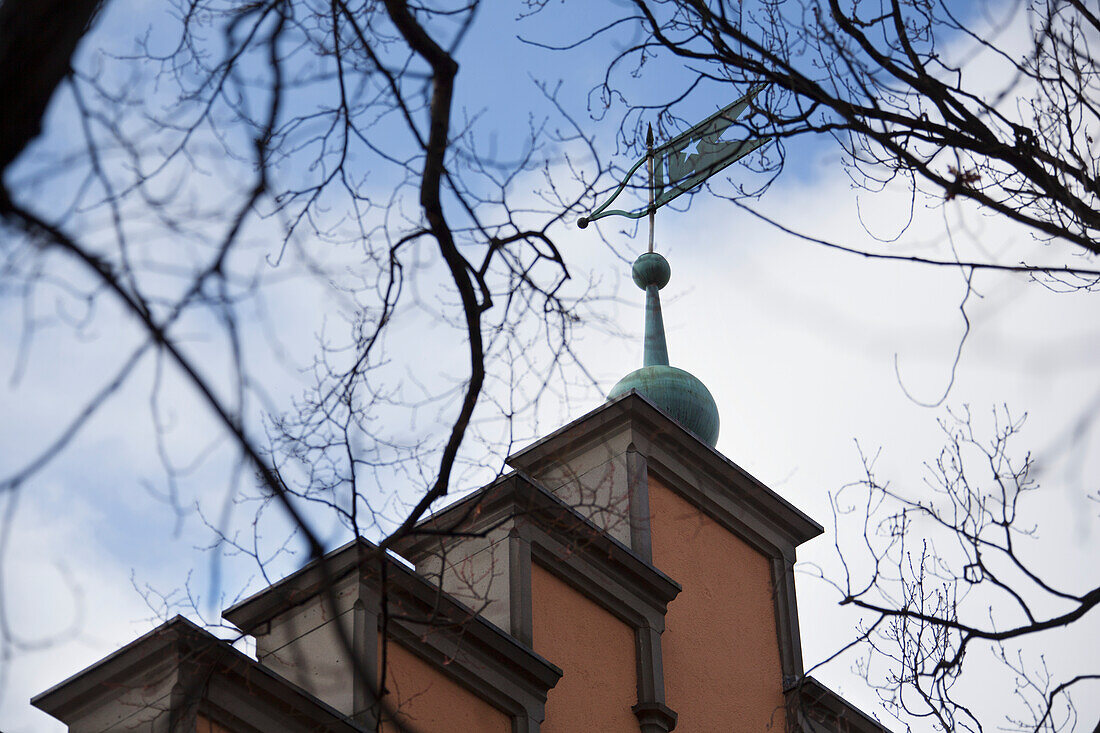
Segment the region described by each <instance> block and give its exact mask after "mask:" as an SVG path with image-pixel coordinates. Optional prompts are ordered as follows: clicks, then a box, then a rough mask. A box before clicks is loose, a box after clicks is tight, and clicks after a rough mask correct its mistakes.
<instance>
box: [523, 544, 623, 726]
mask: <svg viewBox="0 0 1100 733" xmlns="http://www.w3.org/2000/svg"><path fill="white" fill-rule="evenodd" d="M531 615H532V626H533V631H534V647H535V651H536V652H538V653H539V654H541V655H542V656H544V657H546V658H547V659H549V660H550V661H551V662H553V663H554V664H556V665H558V666H559V667H561V669H562V673H563V674H562V678H561V679H560V680H559V681H558V684H557V685H555V686H554V688H553V689H551V690H550V694H549V695H548V696H547V698H546V720H545V722H543V724H542V727H541V729H540V730H541V733H578V731H601V733H638V719H637V718H635V717H634V713H633V712H631V710H630V708H631V707H632V706H633V705H634V703H636V702H637V701H638V685H637V679H636V677H635V662H634V630H633V629H631V628H630V627H629V626H627V625H626V624H624V623H623V622H622V621H620V620H619V619H617V618H615V617H614V616H612V615H611V614H610V613H608V612H607V611H605V610H604V609H603V608H601V607H600V606H598V605H596V604H595V603H593V602H592V601H590V600H588V599H587V598H585V597H584V596H583V595H581V594H580V593H579V592H577V591H576V590H574V589H573V588H571V587H570V586H569V585H567V584H566V583H564V582H563V581H561V580H559V579H558V578H556V577H555V576H554V575H552V574H551V573H550V572H549V571H547V570H545V569H544V568H541V567H539V566H538V565H537V564H533V566H532V568H531Z"/></svg>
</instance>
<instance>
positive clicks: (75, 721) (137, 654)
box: [31, 616, 361, 733]
mask: <svg viewBox="0 0 1100 733" xmlns="http://www.w3.org/2000/svg"><path fill="white" fill-rule="evenodd" d="M164 685H166V686H167V687H166V689H167V690H169V694H168V695H167V699H166V702H165V703H164V705H163V707H160V706H154V707H153V708H151V709H148V710H146V711H142V710H140V709H135V707H134V700H128V699H126V697H127V693H130V694H133V695H139V694H141V693H143V692H144V691H146V690H149V689H153V688H157V687H158V686H164ZM31 704H32V705H34V706H35V707H37V708H38V709H39V710H42V711H44V712H46V713H48V714H50V715H52V716H53V717H55V718H57V719H58V720H60V721H61V722H63V723H65V724H66V725H77V726H80V725H81V722H82V721H88V720H89V719H90V718H91V717H92V716H95V717H96V719H97V720H111V719H122V718H124V717H126V718H127V720H128V721H129V720H131V719H132V717H127V716H133V715H134V714H135V713H138V714H143V713H144V715H145V716H146V717H152V718H157V717H160V716H162V715H167V722H168V728H167V730H170V731H172V733H176V731H177V730H178V731H183V730H195V728H194V723H195V721H196V719H197V716H198V715H200V714H201V715H203V716H205V717H207V718H209V719H211V720H215V721H219V722H222V721H225V722H232V723H233V724H234V725H236V728H235V729H236V730H241V731H252V730H255V731H264V730H275V729H278V730H281V731H287V733H305V732H306V731H330V732H332V733H356V732H357V731H361V728H360V727H359V726H358V725H355V724H354V723H352V722H351V721H350V720H349V719H348V718H347V717H346V716H344V715H343V714H341V713H340V712H339V711H337V710H335V709H333V708H331V707H329V706H328V705H325V704H324V703H323V702H321V701H319V700H317V699H316V698H315V697H314V696H313V695H310V694H309V693H308V692H306V691H305V690H303V689H301V688H300V687H297V686H296V685H294V684H292V683H290V682H288V681H287V680H285V679H283V678H282V677H280V676H279V675H277V674H275V673H274V672H272V671H271V670H269V669H267V668H266V667H264V666H263V665H261V664H260V663H258V662H256V661H255V660H253V659H250V658H249V657H247V656H246V655H244V654H242V653H241V652H239V651H237V650H236V649H234V648H233V647H232V646H230V645H229V644H228V643H227V642H225V641H222V640H221V639H218V638H217V637H215V636H214V635H212V634H210V633H209V632H207V631H205V630H203V629H201V628H199V627H198V626H196V625H195V624H193V623H191V622H190V621H188V620H187V619H185V618H183V617H182V616H176V617H175V618H173V619H172V620H170V621H168V622H166V623H164V624H162V625H161V626H159V627H157V628H156V629H153V630H152V631H150V632H149V633H148V634H145V635H144V636H142V637H140V638H139V639H137V640H135V641H133V642H131V643H130V644H127V645H126V646H125V647H123V648H122V649H120V650H118V651H117V652H115V653H114V654H111V655H110V656H108V657H106V658H104V659H103V660H101V661H100V662H98V663H97V664H94V665H92V666H91V667H88V668H87V669H85V670H84V671H82V672H80V673H78V674H77V675H74V676H73V677H70V678H69V679H67V680H65V681H64V682H62V683H60V684H58V685H55V686H54V687H52V688H50V689H49V690H47V691H46V692H43V693H42V694H40V695H37V696H36V697H34V698H33V699H32V700H31ZM115 707H119V708H120V711H119V712H117V714H116V713H113V712H112V708H115ZM273 721H277V723H278V725H277V728H271V727H268V726H269V724H270V723H272V722H273ZM133 724H134V725H135V726H136V725H137V721H136V720H135V721H134V722H133ZM189 726H190V727H189ZM85 727H87V726H85ZM92 727H103V726H102V725H100V726H96V725H94V724H93V725H92ZM110 727H111V728H112V729H114V727H115V726H114V725H111V726H110Z"/></svg>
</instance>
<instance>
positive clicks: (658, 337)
mask: <svg viewBox="0 0 1100 733" xmlns="http://www.w3.org/2000/svg"><path fill="white" fill-rule="evenodd" d="M630 274H631V275H633V277H634V284H635V285H637V286H638V287H639V288H641V289H642V290H644V291H645V349H644V351H643V352H642V365H643V366H658V365H662V366H668V346H667V345H666V344H665V321H664V318H663V317H662V316H661V296H660V295H658V294H657V291H658V290H660V289H661V288H663V287H664V286H665V285H668V278H669V277H670V276H671V275H672V269H671V268H670V267H669V266H668V260H666V259H665V258H664V257H662V256H661V255H659V254H657V253H656V252H647V253H645V254H644V255H642V256H641V257H639V258H638V259H636V260H635V261H634V267H633V268H632V269H631V273H630Z"/></svg>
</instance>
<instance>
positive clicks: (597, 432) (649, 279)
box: [32, 254, 886, 733]
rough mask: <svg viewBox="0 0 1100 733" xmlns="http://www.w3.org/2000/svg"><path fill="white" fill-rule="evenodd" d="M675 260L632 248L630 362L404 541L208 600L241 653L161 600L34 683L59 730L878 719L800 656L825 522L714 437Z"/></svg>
mask: <svg viewBox="0 0 1100 733" xmlns="http://www.w3.org/2000/svg"><path fill="white" fill-rule="evenodd" d="M668 275H669V272H668V265H667V263H666V262H665V261H664V259H663V258H661V257H660V256H659V255H653V254H649V255H643V256H642V257H641V258H639V260H638V262H637V263H636V264H635V267H634V276H635V282H636V283H637V284H638V285H639V286H640V287H642V288H643V289H644V290H645V291H646V301H647V302H646V344H645V361H644V366H643V367H642V368H641V369H639V370H636V371H635V372H632V373H631V374H629V375H627V377H625V378H624V379H623V380H622V381H620V383H619V384H618V385H616V387H615V389H614V390H612V393H611V395H612V396H611V398H610V399H609V400H608V402H606V403H605V404H603V405H602V406H600V407H598V408H597V409H595V410H593V411H591V412H589V413H588V414H586V415H584V416H583V417H581V418H579V419H577V420H575V421H574V422H572V423H570V424H569V425H567V426H565V427H563V428H561V429H560V430H558V431H557V432H554V433H552V434H551V435H548V436H546V437H545V438H543V439H541V440H539V441H538V442H536V443H535V444H533V445H531V446H528V447H527V448H525V449H523V450H521V451H519V452H518V453H515V454H513V455H512V456H510V457H509V458H508V464H509V466H510V467H511V468H512V469H513V471H512V472H511V473H509V474H507V475H505V476H503V477H502V478H500V479H499V480H497V481H495V482H494V483H492V484H490V485H489V486H486V487H484V488H482V489H480V490H479V491H477V492H475V493H473V494H470V495H469V496H467V497H465V498H464V499H462V500H461V501H459V502H457V503H454V504H452V505H450V506H448V507H447V508H446V509H444V510H442V511H440V512H438V513H436V514H435V515H433V516H431V517H429V518H427V519H425V520H424V521H423V522H421V523H420V524H419V525H418V526H417V531H416V532H415V533H414V534H412V535H410V536H409V537H406V538H404V540H403V541H402V542H401V543H400V544H398V545H397V546H396V547H395V549H396V552H397V553H399V555H400V556H401V557H402V558H404V559H405V560H407V562H402V561H401V560H399V559H397V558H395V557H393V556H392V555H390V554H386V553H382V552H380V551H378V548H377V547H376V546H375V545H373V544H371V543H370V542H367V541H366V540H363V539H359V540H356V541H353V542H351V543H349V544H347V545H345V546H344V547H342V548H340V549H338V550H335V551H333V552H331V553H329V554H328V555H327V556H326V557H325V558H324V559H323V560H321V561H317V562H314V563H311V564H310V565H307V566H306V567H304V568H302V569H300V570H299V571H297V572H295V573H293V574H292V575H290V576H289V577H287V578H284V579H283V580H281V581H279V582H277V583H275V584H274V585H272V586H270V587H268V588H267V589H265V590H263V591H262V592H260V593H258V594H256V595H255V596H253V597H251V598H249V599H247V600H245V601H243V602H241V603H238V604H236V605H235V606H233V607H231V608H229V609H227V610H226V611H225V612H224V614H223V615H224V617H225V618H226V619H227V620H228V621H230V622H231V623H233V624H234V625H236V626H237V627H238V628H239V629H240V630H241V631H242V632H243V633H244V634H248V635H250V636H252V637H254V638H255V640H256V652H257V659H252V658H250V657H248V656H246V655H245V654H243V653H241V652H239V651H237V650H236V649H234V648H233V647H232V646H230V645H229V644H228V643H226V642H224V641H221V640H219V639H217V638H216V637H214V636H212V635H211V634H209V633H207V632H205V631H203V630H202V629H200V628H198V627H197V626H195V625H193V624H191V623H190V622H189V621H187V620H186V619H183V618H181V617H177V618H175V619H173V620H171V621H169V622H168V623H166V624H164V625H162V626H161V627H159V628H157V629H155V630H154V631H152V632H150V633H149V634H146V635H145V636H143V637H141V638H140V639H137V640H136V641H134V642H132V643H131V644H129V645H127V646H126V647H124V648H123V649H120V650H119V651H117V652H115V653H114V654H112V655H110V656H109V657H107V658H105V659H103V660H102V661H100V662H99V663H97V664H95V665H93V666H92V667H89V668H88V669H86V670H84V671H83V672H81V673H79V674H77V675H75V676H74V677H72V678H70V679H69V680H66V681H65V682H62V683H61V684H59V685H57V686H56V687H54V688H52V689H50V690H48V691H46V692H44V693H42V694H41V695H39V696H37V697H36V698H35V699H34V700H33V701H32V702H33V704H34V705H36V706H37V707H39V708H40V709H42V710H44V711H46V712H47V713H49V714H51V715H53V716H54V717H56V718H57V719H59V720H61V721H62V722H64V723H66V724H67V725H68V726H69V730H70V731H73V732H74V733H76V732H81V733H83V732H84V731H131V730H135V731H156V732H159V731H171V732H172V733H177V732H183V731H186V732H187V733H191V732H197V733H226V732H232V733H251V732H253V731H264V732H266V731H349V732H350V731H364V730H377V729H379V728H381V729H382V730H385V731H398V730H413V731H423V732H425V733H452V732H465V731H470V732H473V733H483V732H484V733H509V732H511V733H535V732H536V731H541V732H542V733H576V732H577V731H606V732H608V733H627V732H630V733H637V732H638V731H641V732H642V733H666V732H667V731H671V730H674V729H675V730H677V731H683V732H686V733H698V732H710V731H766V730H776V731H787V730H791V731H806V732H809V731H859V732H870V731H885V730H886V729H885V728H883V727H882V726H881V725H880V724H878V723H876V722H875V721H873V720H872V719H870V718H869V717H868V716H866V715H864V714H863V713H861V712H860V711H859V710H857V709H855V708H854V707H852V706H851V705H850V704H848V703H847V702H846V701H844V700H843V699H842V698H840V697H839V696H837V695H836V694H835V693H833V692H831V691H830V690H828V689H827V688H825V687H824V686H822V685H821V684H819V683H818V682H816V681H815V680H813V679H812V678H809V677H806V676H805V675H804V673H803V665H802V657H801V644H800V639H799V628H798V614H797V609H796V605H795V585H794V576H793V564H794V561H795V552H796V548H797V547H798V546H799V545H800V544H801V543H803V542H805V541H807V540H808V539H810V538H812V537H815V536H817V535H818V534H820V533H821V532H822V528H821V526H820V525H818V524H817V523H816V522H814V521H813V520H812V519H810V518H809V517H807V516H806V515H804V514H803V513H802V512H800V511H799V510H798V509H797V508H795V507H794V506H792V505H791V504H789V503H788V502H786V501H785V500H784V499H782V498H781V497H780V496H779V495H777V494H776V493H775V492H773V491H772V490H770V489H769V488H768V487H767V486H765V485H763V484H762V483H760V482H759V481H757V480H756V479H754V478H753V477H752V476H750V475H749V474H748V473H746V472H745V471H744V470H742V469H741V468H740V467H738V466H737V464H735V463H733V462H732V461H731V460H729V459H728V458H726V457H725V456H723V455H722V454H721V453H719V452H718V451H716V450H715V449H714V447H713V445H714V443H715V441H716V440H717V432H718V414H717V408H716V407H715V406H714V401H713V399H712V398H711V397H710V394H709V392H707V390H706V388H705V387H704V386H703V385H702V383H701V382H699V380H697V379H695V377H693V376H691V375H690V374H688V373H687V372H684V371H682V370H679V369H676V368H674V367H671V366H669V365H668V357H667V349H666V348H665V339H664V329H663V325H662V322H661V309H660V301H659V297H658V290H659V289H660V288H661V287H663V286H664V284H665V283H667V282H668ZM413 568H415V569H413ZM380 690H381V692H382V694H381V695H379V694H378V692H379V691H380Z"/></svg>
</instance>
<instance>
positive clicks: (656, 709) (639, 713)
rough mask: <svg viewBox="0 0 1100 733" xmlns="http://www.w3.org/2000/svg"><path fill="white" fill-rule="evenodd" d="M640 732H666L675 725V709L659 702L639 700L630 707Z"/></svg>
mask: <svg viewBox="0 0 1100 733" xmlns="http://www.w3.org/2000/svg"><path fill="white" fill-rule="evenodd" d="M631 710H632V711H633V712H634V715H635V716H636V717H637V718H638V725H639V727H640V728H641V731H642V733H668V732H669V731H671V730H673V729H674V728H675V727H676V717H677V716H676V711H675V710H673V709H672V708H670V707H669V706H668V705H665V704H664V703H659V702H640V703H638V704H637V705H635V706H634V707H632V708H631Z"/></svg>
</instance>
